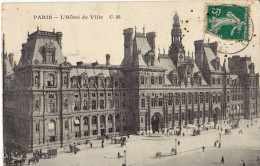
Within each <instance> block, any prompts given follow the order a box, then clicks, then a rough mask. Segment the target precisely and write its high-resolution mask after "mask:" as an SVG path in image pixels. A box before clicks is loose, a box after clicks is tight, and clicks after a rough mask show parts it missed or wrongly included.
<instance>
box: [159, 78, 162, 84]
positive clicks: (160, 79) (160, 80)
mask: <svg viewBox="0 0 260 166" xmlns="http://www.w3.org/2000/svg"><path fill="white" fill-rule="evenodd" d="M159 85H162V76H159Z"/></svg>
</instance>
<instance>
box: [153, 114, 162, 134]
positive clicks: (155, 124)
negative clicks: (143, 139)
mask: <svg viewBox="0 0 260 166" xmlns="http://www.w3.org/2000/svg"><path fill="white" fill-rule="evenodd" d="M159 124H160V120H159V117H158V116H157V115H156V114H155V115H153V116H152V130H153V133H154V132H156V131H159Z"/></svg>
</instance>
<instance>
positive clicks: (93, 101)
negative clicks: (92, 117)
mask: <svg viewBox="0 0 260 166" xmlns="http://www.w3.org/2000/svg"><path fill="white" fill-rule="evenodd" d="M91 103H92V107H91V108H92V109H93V110H95V109H97V106H96V100H92V102H91Z"/></svg>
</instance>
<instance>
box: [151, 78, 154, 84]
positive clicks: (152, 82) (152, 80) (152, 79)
mask: <svg viewBox="0 0 260 166" xmlns="http://www.w3.org/2000/svg"><path fill="white" fill-rule="evenodd" d="M151 84H152V85H154V76H152V77H151Z"/></svg>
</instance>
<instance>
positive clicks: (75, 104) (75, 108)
mask: <svg viewBox="0 0 260 166" xmlns="http://www.w3.org/2000/svg"><path fill="white" fill-rule="evenodd" d="M74 110H75V111H76V110H79V102H78V101H77V100H75V101H74Z"/></svg>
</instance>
